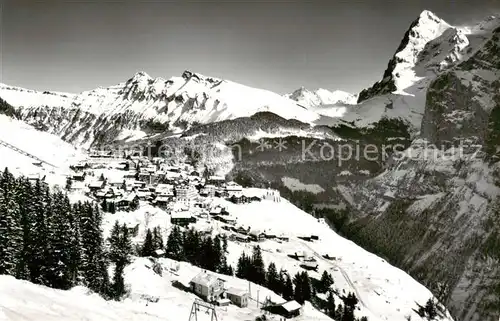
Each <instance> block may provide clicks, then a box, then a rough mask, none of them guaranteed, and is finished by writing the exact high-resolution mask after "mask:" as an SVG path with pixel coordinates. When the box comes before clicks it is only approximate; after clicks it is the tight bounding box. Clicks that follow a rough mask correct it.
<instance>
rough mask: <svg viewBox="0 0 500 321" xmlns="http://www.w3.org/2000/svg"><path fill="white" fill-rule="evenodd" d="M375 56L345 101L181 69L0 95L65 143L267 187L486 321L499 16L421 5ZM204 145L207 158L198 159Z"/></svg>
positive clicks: (493, 250) (492, 319) (497, 140)
mask: <svg viewBox="0 0 500 321" xmlns="http://www.w3.org/2000/svg"><path fill="white" fill-rule="evenodd" d="M388 60H389V62H388V65H387V69H386V71H385V72H384V74H383V75H382V77H381V79H380V81H378V82H377V83H375V84H374V85H373V86H372V87H370V88H367V89H365V90H363V91H361V92H360V93H359V95H358V96H357V104H352V105H351V103H352V99H353V97H352V96H350V95H348V94H346V95H337V94H334V95H330V94H329V95H324V92H322V91H321V92H318V91H316V92H312V91H309V90H306V89H304V88H301V89H299V90H297V91H295V92H294V93H292V94H289V95H286V96H281V95H279V94H275V93H272V92H269V91H266V90H261V89H255V88H250V87H247V86H244V85H240V84H236V83H234V82H231V81H228V80H222V79H215V78H211V77H205V76H202V75H199V74H197V73H192V72H185V73H184V74H183V75H182V76H181V77H172V78H170V79H168V80H166V79H162V78H156V79H153V78H151V77H149V76H148V75H146V74H145V73H138V74H136V75H135V76H134V77H132V78H131V79H129V80H128V81H126V82H124V83H121V84H118V85H116V86H111V87H99V88H98V89H95V90H92V91H88V92H83V93H81V94H77V95H73V94H63V93H57V92H36V91H32V90H27V89H22V88H17V87H11V86H8V85H0V98H2V99H4V100H5V101H6V102H7V103H8V104H10V105H11V106H12V107H13V108H14V109H15V111H14V113H15V114H17V115H18V116H19V118H20V119H21V120H23V121H25V122H27V123H30V124H34V125H35V126H37V128H39V129H42V130H45V131H48V132H50V133H53V134H57V135H59V136H60V137H62V138H63V139H64V140H66V141H67V142H70V143H73V144H80V145H83V146H86V147H89V146H93V147H97V146H99V145H102V144H107V143H117V142H126V143H130V144H132V143H146V142H148V143H151V142H153V143H156V144H157V145H159V144H161V143H162V142H163V143H165V142H167V143H168V144H170V145H175V146H178V147H179V149H178V150H180V151H185V150H186V148H188V149H189V151H191V153H188V154H187V155H183V156H182V157H186V158H190V157H191V158H194V160H195V161H197V162H198V165H199V166H200V167H205V166H207V167H209V168H210V169H211V170H213V171H214V172H218V173H219V174H227V175H228V176H229V177H230V178H233V179H235V180H236V181H238V182H240V183H242V184H248V185H253V186H262V187H267V186H268V185H269V184H270V185H272V186H273V187H275V188H278V189H279V190H280V191H281V193H282V195H283V196H284V197H286V198H288V199H290V200H291V201H292V202H293V203H294V204H296V205H298V206H300V207H302V208H303V209H304V210H306V211H308V212H310V213H313V212H314V214H315V215H316V216H319V215H323V216H324V217H325V218H326V219H327V220H328V221H329V223H330V226H331V227H332V228H334V229H336V230H337V231H338V232H339V233H341V234H343V235H344V236H345V237H347V238H349V239H351V240H353V241H354V242H356V243H357V244H359V245H361V246H362V247H364V248H366V249H367V250H369V251H371V252H373V253H375V254H377V255H379V256H381V257H384V258H385V259H387V260H388V261H389V262H390V263H391V264H394V265H396V266H397V267H399V268H401V269H403V270H404V271H407V272H408V273H410V275H411V276H412V277H414V278H415V279H416V280H417V281H419V282H420V283H422V284H423V285H425V286H426V287H427V288H429V289H430V290H431V291H432V292H433V293H434V295H436V296H437V297H438V298H439V299H440V300H441V302H442V303H444V304H445V305H446V307H447V308H448V309H449V311H450V313H451V314H452V316H453V317H454V318H455V320H457V321H498V319H499V317H500V198H499V196H500V158H499V157H500V16H497V17H494V16H492V17H488V18H487V19H485V20H483V21H480V22H478V23H477V24H473V25H470V26H452V25H450V24H448V23H447V22H445V21H443V20H442V19H440V18H439V17H437V16H436V15H435V14H433V13H432V12H429V11H424V12H422V13H421V14H420V15H419V16H418V17H417V19H416V20H415V21H414V22H413V23H412V24H411V25H410V27H409V29H408V30H407V31H406V33H404V35H403V39H402V41H401V43H400V45H399V46H398V48H397V49H396V51H395V54H394V55H393V56H392V57H388ZM336 99H338V100H337V101H336V102H333V101H334V100H336ZM332 102H333V103H332ZM174 134H175V135H174ZM179 134H180V135H179ZM278 138H279V139H283V140H284V141H286V143H287V145H286V147H287V148H286V149H284V150H281V151H278V150H277V149H276V148H269V150H267V151H261V152H256V148H257V147H258V146H262V145H261V142H262V141H260V142H259V141H258V140H259V139H264V140H265V141H266V142H268V145H269V146H271V147H272V146H276V144H275V143H276V142H277V140H278ZM325 143H328V144H330V146H333V147H334V148H335V147H339V146H340V145H345V144H351V145H352V146H358V145H360V147H361V148H363V147H364V146H366V145H367V144H375V145H377V146H379V147H382V146H385V147H388V146H393V145H394V144H396V143H399V144H401V146H402V148H400V150H398V152H397V153H396V152H394V151H392V150H388V153H387V154H388V155H387V157H384V158H382V157H380V158H378V159H376V160H368V159H363V158H362V159H352V158H351V159H348V160H344V161H342V162H341V163H339V161H338V160H339V159H338V158H339V157H340V156H342V155H339V154H335V155H334V156H332V157H331V158H329V159H325V157H323V158H321V157H320V156H321V155H323V156H324V154H323V151H322V150H321V146H322V144H325ZM207 144H211V145H214V146H217V148H218V154H216V157H215V158H217V159H215V160H214V155H210V156H205V155H203V153H201V151H203V148H205V149H206V146H207ZM234 144H237V146H239V147H241V156H242V157H241V158H239V155H238V152H239V151H236V150H235V149H234V148H233V147H234ZM304 146H306V147H307V146H309V147H311V148H310V149H309V150H308V153H307V154H306V155H305V156H307V159H303V156H304V153H303V151H304ZM193 151H198V152H200V153H192V152H193ZM193 155H195V156H193ZM179 157H181V156H179ZM290 182H300V184H293V186H292V184H291V183H290Z"/></svg>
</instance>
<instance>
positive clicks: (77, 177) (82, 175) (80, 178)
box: [71, 173, 87, 182]
mask: <svg viewBox="0 0 500 321" xmlns="http://www.w3.org/2000/svg"><path fill="white" fill-rule="evenodd" d="M86 176H87V174H86V173H74V174H73V175H72V176H71V179H72V180H74V181H77V182H83V181H85V177H86Z"/></svg>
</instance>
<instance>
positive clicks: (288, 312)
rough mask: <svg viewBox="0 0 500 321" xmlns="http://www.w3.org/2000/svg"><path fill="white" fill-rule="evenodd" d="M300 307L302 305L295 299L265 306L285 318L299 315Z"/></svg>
mask: <svg viewBox="0 0 500 321" xmlns="http://www.w3.org/2000/svg"><path fill="white" fill-rule="evenodd" d="M301 308H302V306H301V305H300V304H299V303H298V302H297V301H295V300H292V301H288V302H285V303H282V304H276V305H270V306H267V307H265V310H266V311H269V312H271V313H273V314H278V315H281V316H283V317H285V318H294V317H298V316H299V315H300V310H301Z"/></svg>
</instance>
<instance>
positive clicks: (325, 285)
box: [318, 271, 333, 293]
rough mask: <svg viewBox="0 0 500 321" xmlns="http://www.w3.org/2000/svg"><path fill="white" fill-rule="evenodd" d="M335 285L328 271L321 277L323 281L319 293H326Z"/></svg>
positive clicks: (320, 283)
mask: <svg viewBox="0 0 500 321" xmlns="http://www.w3.org/2000/svg"><path fill="white" fill-rule="evenodd" d="M332 284H333V278H332V276H331V275H330V273H328V272H327V271H323V274H322V275H321V280H320V282H319V287H318V292H319V293H326V292H328V290H329V289H330V286H332Z"/></svg>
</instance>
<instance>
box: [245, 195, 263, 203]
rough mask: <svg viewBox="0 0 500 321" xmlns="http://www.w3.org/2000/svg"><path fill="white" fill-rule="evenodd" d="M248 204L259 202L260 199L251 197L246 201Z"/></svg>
mask: <svg viewBox="0 0 500 321" xmlns="http://www.w3.org/2000/svg"><path fill="white" fill-rule="evenodd" d="M248 200H249V201H250V202H260V201H262V199H261V198H260V197H258V196H252V197H250V198H249V199H248Z"/></svg>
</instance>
